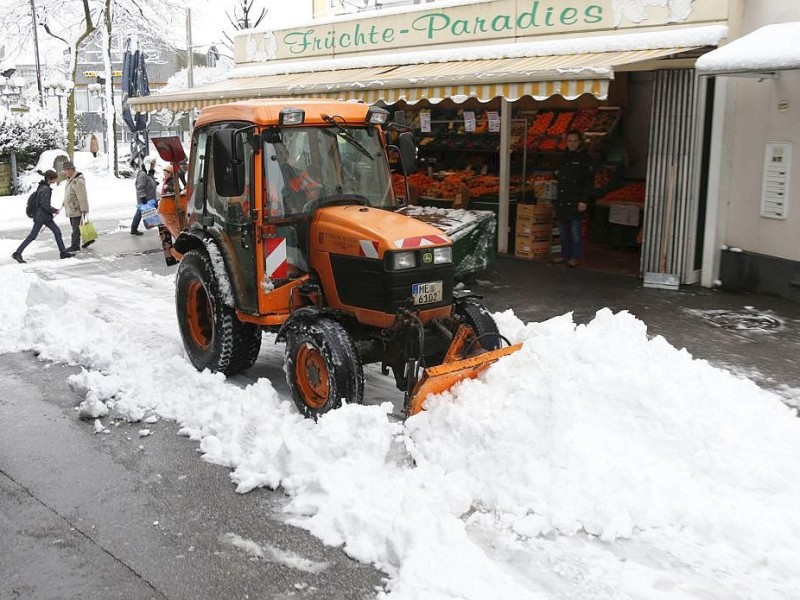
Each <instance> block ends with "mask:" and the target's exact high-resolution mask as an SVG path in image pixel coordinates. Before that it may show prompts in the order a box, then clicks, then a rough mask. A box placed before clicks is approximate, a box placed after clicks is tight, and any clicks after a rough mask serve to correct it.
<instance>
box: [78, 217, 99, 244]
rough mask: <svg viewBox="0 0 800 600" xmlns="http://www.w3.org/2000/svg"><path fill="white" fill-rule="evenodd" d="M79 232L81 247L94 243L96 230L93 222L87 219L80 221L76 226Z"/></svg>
mask: <svg viewBox="0 0 800 600" xmlns="http://www.w3.org/2000/svg"><path fill="white" fill-rule="evenodd" d="M78 229H80V232H81V247H82V248H86V247H87V246H91V245H92V244H94V242H95V240H96V239H97V230H96V229H95V228H94V223H92V222H91V221H89V220H85V221H82V222H81V224H80V225H79V226H78Z"/></svg>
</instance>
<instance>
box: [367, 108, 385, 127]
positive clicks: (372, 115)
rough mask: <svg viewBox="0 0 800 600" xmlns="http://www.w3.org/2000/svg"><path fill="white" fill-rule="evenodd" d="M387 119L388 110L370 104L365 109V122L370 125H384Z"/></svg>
mask: <svg viewBox="0 0 800 600" xmlns="http://www.w3.org/2000/svg"><path fill="white" fill-rule="evenodd" d="M388 120H389V111H388V110H384V109H383V108H380V107H378V106H370V107H369V110H367V123H369V124H370V125H385V124H386V121H388Z"/></svg>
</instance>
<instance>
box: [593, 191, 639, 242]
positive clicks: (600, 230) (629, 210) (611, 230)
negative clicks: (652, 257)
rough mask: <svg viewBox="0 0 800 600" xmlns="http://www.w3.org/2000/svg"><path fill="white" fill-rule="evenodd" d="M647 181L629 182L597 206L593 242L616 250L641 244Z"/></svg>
mask: <svg viewBox="0 0 800 600" xmlns="http://www.w3.org/2000/svg"><path fill="white" fill-rule="evenodd" d="M644 201H645V182H643V181H633V182H628V183H626V184H625V185H623V186H622V187H619V188H617V189H615V190H612V191H610V192H608V193H607V194H605V195H603V196H602V197H600V198H599V199H598V200H597V202H596V203H595V208H594V218H593V219H592V228H591V233H590V239H591V240H592V241H593V242H599V243H602V244H606V245H609V246H612V247H615V248H632V247H636V246H637V245H638V233H639V230H640V228H641V211H642V208H643V207H644Z"/></svg>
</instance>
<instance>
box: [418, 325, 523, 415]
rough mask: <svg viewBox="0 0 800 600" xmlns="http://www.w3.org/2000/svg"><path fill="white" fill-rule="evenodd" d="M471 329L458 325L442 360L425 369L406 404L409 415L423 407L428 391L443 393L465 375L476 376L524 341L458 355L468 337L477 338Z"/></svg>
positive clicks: (465, 344)
mask: <svg viewBox="0 0 800 600" xmlns="http://www.w3.org/2000/svg"><path fill="white" fill-rule="evenodd" d="M471 333H472V332H471V330H470V329H468V328H463V327H462V328H461V329H459V331H458V333H457V334H456V336H455V338H454V339H453V343H452V344H451V345H450V350H448V352H447V356H445V358H444V361H443V362H442V364H440V365H436V366H435V367H428V368H427V369H425V370H424V371H423V373H422V377H420V379H419V381H418V382H417V384H416V385H415V386H414V390H413V392H412V394H411V398H410V400H409V402H408V404H407V410H406V417H410V416H411V415H415V414H417V413H418V412H419V411H421V410H422V405H423V404H424V402H425V399H426V398H427V397H428V395H429V394H440V393H442V392H444V391H447V390H449V389H450V388H451V387H453V386H454V385H455V384H456V383H458V382H459V381H461V380H462V379H474V378H475V377H477V376H478V375H479V374H480V373H481V372H482V371H483V370H484V369H486V368H487V367H489V366H490V365H492V364H493V363H495V362H496V361H497V360H498V359H500V358H502V357H503V356H508V355H509V354H513V353H514V352H516V351H517V350H519V349H520V348H522V344H514V345H513V346H506V347H505V348H498V349H497V350H488V351H487V350H480V351H479V352H480V353H479V354H475V355H473V356H468V357H466V358H459V355H460V354H461V353H462V352H463V349H464V347H465V346H467V342H468V340H469V339H470V338H472V339H474V336H472V335H471Z"/></svg>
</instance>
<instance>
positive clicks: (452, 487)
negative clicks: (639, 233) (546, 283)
mask: <svg viewBox="0 0 800 600" xmlns="http://www.w3.org/2000/svg"><path fill="white" fill-rule="evenodd" d="M87 180H88V182H89V186H90V202H92V203H93V208H92V210H93V211H95V210H96V211H97V212H103V211H106V214H108V215H109V217H112V218H118V219H120V220H126V219H127V218H128V216H129V215H128V213H129V212H130V209H131V207H132V203H133V201H134V200H133V195H132V192H131V188H132V185H133V184H132V182H131V181H130V180H128V181H123V182H116V181H114V180H113V179H109V178H104V177H102V176H100V175H99V174H95V175H94V176H93V177H87ZM20 198H21V197H18V198H3V199H0V251H1V252H2V253H3V254H2V255H0V278H2V281H3V290H4V293H3V294H2V296H0V353H8V352H16V351H31V350H32V351H35V352H37V353H38V354H39V357H40V358H41V359H42V360H47V361H61V362H65V363H70V364H74V365H79V366H80V367H81V372H80V373H79V374H76V375H74V376H72V377H71V378H70V385H71V386H72V387H73V388H74V389H75V390H77V391H78V392H79V393H80V394H81V395H83V396H85V403H86V404H85V406H87V407H91V406H92V405H95V404H96V401H97V400H99V401H102V402H104V403H106V404H107V405H108V406H109V407H110V409H111V411H110V413H109V415H108V416H105V417H99V418H98V421H99V427H98V423H97V422H96V421H94V417H93V416H89V417H88V418H87V421H86V426H87V427H92V428H93V430H94V431H101V432H102V431H104V430H105V431H108V430H109V429H110V428H106V427H104V425H103V424H104V423H105V424H108V423H109V421H110V420H111V419H112V418H114V417H115V416H116V417H120V416H122V417H124V418H127V419H129V420H131V421H144V422H145V423H146V427H147V428H149V429H152V428H154V427H157V426H158V423H157V418H159V417H160V418H166V419H173V420H175V421H177V422H178V423H179V424H180V426H181V431H182V433H183V434H185V435H187V436H190V437H191V438H192V439H195V440H197V442H198V444H199V446H200V449H201V451H202V456H203V459H204V460H206V461H209V462H212V463H215V464H220V465H225V466H227V467H229V468H230V469H231V480H232V482H233V483H234V485H235V486H236V489H237V491H239V492H241V493H247V492H248V491H249V490H252V489H254V488H255V487H258V486H269V487H278V486H281V487H282V489H283V490H284V491H285V492H286V493H287V494H288V495H289V497H290V502H289V503H288V505H287V507H286V509H285V510H286V512H287V518H288V519H289V520H290V522H292V523H294V524H295V525H297V526H299V527H303V528H306V529H308V530H309V531H311V532H312V533H313V534H314V535H316V536H317V537H319V538H320V539H321V540H323V541H324V542H325V543H326V544H334V545H342V546H343V547H344V549H345V550H346V551H347V552H348V553H349V554H350V555H351V556H352V557H354V558H355V559H357V560H359V561H363V562H366V563H371V564H374V565H376V566H377V567H379V568H380V569H382V570H384V571H385V572H386V573H387V574H388V575H389V583H388V588H387V591H386V592H385V593H382V594H380V595H381V596H383V595H388V597H390V598H393V599H425V598H431V599H433V598H436V599H447V598H460V599H476V600H485V599H486V598H514V599H527V598H581V599H591V598H604V599H605V598H642V599H648V600H650V599H660V598H663V599H670V600H673V599H676V598H718V599H723V598H724V599H729V598H759V599H772V598H776V599H777V598H785V599H789V598H797V597H800V575H798V574H797V572H796V568H795V565H796V559H797V556H800V513H798V511H797V509H796V507H797V506H799V505H800V462H798V460H797V457H798V456H800V422H799V421H798V419H797V417H796V413H795V411H793V410H792V409H789V408H787V407H786V406H785V405H784V404H782V403H781V402H780V399H779V398H778V397H777V396H776V395H774V394H771V393H769V392H766V391H764V390H762V389H760V388H758V387H757V386H756V385H755V384H754V383H753V382H752V381H750V380H748V379H745V378H741V377H736V376H734V375H732V374H730V373H729V372H728V371H725V370H722V369H718V368H714V367H712V366H710V365H709V364H708V363H706V362H705V361H702V360H696V359H693V358H692V357H691V356H690V355H689V354H688V353H687V352H686V351H683V350H677V349H675V348H674V347H672V346H670V345H669V344H668V343H667V342H666V341H665V340H664V339H663V338H660V337H655V338H652V339H651V338H650V337H648V335H647V329H646V326H645V324H644V323H642V322H641V321H639V320H637V319H635V318H634V317H633V316H631V315H630V314H627V313H625V312H621V313H618V314H612V313H611V311H609V310H602V311H600V312H598V314H597V315H596V317H595V319H594V320H593V321H592V322H590V323H589V324H587V325H579V326H576V325H575V324H574V323H573V321H572V318H571V315H569V314H566V315H563V316H560V317H557V318H554V319H551V320H549V321H547V322H544V323H522V322H521V321H519V319H517V318H516V317H515V316H514V314H513V313H512V311H510V310H509V311H506V312H504V313H498V314H497V315H496V319H497V320H498V323H499V325H500V327H501V330H502V332H503V333H504V335H506V336H507V337H508V338H509V339H511V340H512V341H524V346H523V349H522V350H521V351H520V352H517V353H515V354H513V355H511V356H509V357H507V358H505V359H503V360H501V361H499V362H498V363H497V364H496V365H495V366H494V367H492V368H491V369H489V370H488V371H487V372H486V373H485V374H484V376H483V377H482V378H481V379H479V380H472V381H465V382H462V383H461V384H459V385H458V386H456V387H454V388H453V389H452V390H451V391H450V392H449V393H446V394H442V395H441V396H439V397H436V398H434V399H432V400H431V401H430V402H429V405H428V410H427V411H425V412H423V413H420V414H419V415H416V416H415V417H413V418H411V419H409V420H408V421H406V422H405V423H403V422H399V421H397V420H396V419H394V418H392V417H391V413H392V412H393V411H394V410H395V407H393V406H391V404H389V403H384V404H382V405H372V406H356V405H347V406H345V407H344V408H342V409H341V410H338V411H335V412H333V413H330V414H328V415H326V416H324V417H323V418H322V419H320V421H319V422H318V423H314V422H313V421H310V420H306V419H303V418H301V417H300V416H299V414H298V413H297V411H296V410H295V408H294V406H293V405H292V404H291V402H290V401H289V400H288V399H287V398H285V397H282V396H280V395H279V394H278V393H277V392H276V390H275V388H274V387H273V385H272V382H270V381H269V380H267V379H259V380H258V381H256V382H255V383H253V384H252V385H247V386H242V385H235V384H234V383H232V382H227V381H226V380H225V379H224V377H222V376H221V375H215V374H211V373H208V372H204V373H198V372H197V371H195V369H194V368H193V367H192V366H191V365H190V364H189V363H188V361H187V360H186V359H185V358H184V355H183V350H182V346H181V342H180V336H179V334H178V331H177V327H176V323H175V317H174V305H173V286H174V281H173V279H174V278H173V277H172V276H161V275H157V274H154V273H151V272H148V271H144V270H139V271H133V272H130V271H126V272H119V273H114V274H111V275H109V274H100V273H99V270H98V273H97V274H92V273H91V272H90V271H87V269H81V277H80V278H76V277H73V276H72V275H71V274H70V270H69V269H65V268H64V266H63V265H64V264H65V263H64V261H57V260H36V261H32V262H30V263H29V264H27V265H18V264H16V263H13V262H11V260H10V258H8V255H9V254H10V252H11V249H13V246H15V245H16V244H17V243H18V242H19V239H8V236H9V235H10V234H9V232H10V231H11V230H13V229H15V227H12V226H10V225H9V223H14V222H15V219H16V218H17V216H16V214H17V211H22V214H23V215H24V206H23V205H24V201H21V200H20ZM9 217H13V218H9ZM60 218H61V217H60ZM17 227H18V226H17ZM39 243H41V244H42V247H52V246H53V242H52V238H51V237H49V233H43V234H42V236H41V237H40V242H39ZM80 260H86V261H89V260H93V259H89V258H85V257H84V258H81V259H80ZM100 260H102V259H100ZM143 307H146V310H143ZM66 315H69V318H66ZM272 342H273V339H272V338H271V336H266V339H265V347H266V346H271V345H272ZM267 352H270V351H266V352H262V359H261V360H263V359H264V357H263V354H265V353H267ZM271 352H272V353H274V350H273V351H271ZM370 376H371V377H373V376H374V375H370ZM76 408H77V407H76ZM76 418H77V410H76ZM144 427H145V425H142V426H140V427H138V428H139V429H142V430H143V429H144ZM108 435H114V432H113V431H111V432H110V433H108ZM147 440H148V437H147V436H142V437H141V438H140V443H142V444H146V443H147ZM221 543H225V544H232V545H235V546H237V547H240V548H243V549H245V550H246V553H247V554H248V555H250V556H254V557H260V558H262V559H264V560H274V561H279V562H284V563H291V564H298V565H299V564H302V565H303V566H304V568H306V569H308V570H310V571H311V572H314V571H315V570H316V571H317V572H318V571H319V570H322V569H325V568H327V565H324V564H317V563H308V564H306V563H304V562H303V560H304V559H302V558H300V557H296V556H286V555H280V554H279V553H276V552H275V551H274V549H270V548H268V547H264V546H259V545H258V544H255V543H254V542H252V541H251V540H245V539H243V538H240V537H238V536H236V535H235V534H231V536H229V537H227V538H226V539H224V540H221Z"/></svg>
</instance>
